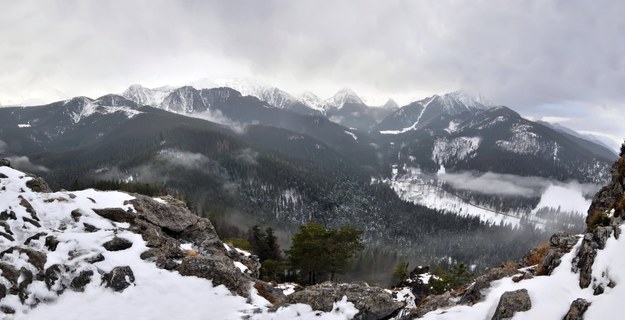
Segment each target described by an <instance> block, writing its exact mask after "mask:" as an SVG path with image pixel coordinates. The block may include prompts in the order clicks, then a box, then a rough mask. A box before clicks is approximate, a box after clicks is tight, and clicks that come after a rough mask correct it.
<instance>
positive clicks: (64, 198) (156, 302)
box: [0, 166, 358, 320]
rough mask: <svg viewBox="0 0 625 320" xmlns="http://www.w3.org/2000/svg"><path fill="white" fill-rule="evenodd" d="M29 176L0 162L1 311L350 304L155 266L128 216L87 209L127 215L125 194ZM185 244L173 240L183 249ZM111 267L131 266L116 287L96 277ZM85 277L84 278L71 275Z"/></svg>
mask: <svg viewBox="0 0 625 320" xmlns="http://www.w3.org/2000/svg"><path fill="white" fill-rule="evenodd" d="M32 179H33V178H31V177H29V176H27V175H26V174H25V173H23V172H20V171H18V170H14V169H11V168H9V167H6V166H2V167H0V213H1V214H0V215H1V216H2V220H3V223H2V228H1V229H0V231H2V232H0V252H2V254H0V270H2V273H0V286H2V287H3V288H5V289H8V288H11V290H6V291H5V292H7V294H6V296H3V297H2V298H0V311H1V312H2V314H4V316H5V317H4V318H7V317H8V318H10V319H85V318H87V319H180V318H182V319H241V318H248V319H295V318H297V319H336V320H339V319H350V318H352V317H353V316H354V315H355V314H356V313H357V312H358V310H356V309H355V308H354V306H353V304H352V303H351V302H347V300H346V299H345V298H344V299H343V300H341V301H337V302H336V303H335V307H334V310H336V311H333V312H331V313H324V312H319V311H312V310H311V308H310V306H307V305H302V304H296V305H291V306H288V307H283V308H280V309H278V310H277V311H276V312H269V311H268V307H269V306H270V304H269V302H267V300H265V299H263V298H262V297H260V296H259V295H258V294H257V293H256V290H255V289H251V292H250V299H246V298H244V297H241V296H237V295H233V294H232V292H231V291H230V290H228V289H227V288H226V287H224V286H223V285H220V286H213V284H212V281H211V280H206V279H202V278H197V277H187V276H182V275H181V274H179V273H178V272H173V271H167V270H165V269H159V268H157V267H156V265H155V263H154V262H149V261H148V260H143V259H141V257H140V256H141V255H142V253H144V252H146V251H147V250H148V249H149V248H148V247H147V245H146V241H144V239H143V238H142V236H141V235H139V234H137V233H135V232H133V231H131V230H130V229H129V223H126V222H114V221H111V220H108V219H106V218H103V217H102V216H100V215H98V214H96V213H95V211H94V209H104V208H120V209H121V210H123V212H126V214H128V215H134V214H137V212H136V210H135V207H134V206H133V205H132V204H129V203H128V201H129V200H132V199H134V198H135V197H134V196H132V195H129V194H127V193H123V192H115V191H108V192H103V191H97V190H93V189H89V190H84V191H75V192H68V191H61V192H55V193H40V192H34V191H33V190H32V189H31V188H29V187H28V184H27V183H28V182H29V181H31V180H32ZM162 201H165V200H163V199H160V200H159V201H157V202H158V203H161V202H162ZM114 238H123V239H126V240H127V241H128V242H129V245H130V246H129V247H127V248H125V249H122V250H108V249H105V248H104V247H103V244H104V243H105V242H108V241H110V240H112V239H114ZM181 247H183V246H181ZM192 247H193V246H191V245H190V244H189V245H185V247H183V248H181V249H184V250H186V251H187V250H191V251H192V249H190V248H192ZM42 254H43V256H42ZM235 265H236V264H235ZM118 266H128V267H129V268H130V269H132V271H133V276H132V277H130V276H128V275H126V276H125V278H121V279H120V281H122V282H124V283H129V286H127V287H126V288H125V289H123V291H121V292H115V291H113V289H112V288H107V287H105V283H108V282H105V281H101V280H100V278H101V277H102V276H104V275H107V274H109V273H110V274H112V273H113V271H114V270H116V269H117V267H118ZM236 266H237V267H240V268H241V269H242V270H245V266H243V265H236ZM13 275H15V277H14V276H13ZM89 275H91V276H89ZM85 276H86V279H87V280H86V283H85V281H78V282H77V280H76V279H78V278H79V277H82V278H81V279H83V280H84V279H85ZM44 278H45V279H46V280H45V281H44V280H43V279H44ZM107 281H108V280H107ZM77 286H79V287H77ZM70 287H71V289H70ZM116 290H117V289H116Z"/></svg>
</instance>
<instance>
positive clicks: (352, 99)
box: [326, 88, 365, 109]
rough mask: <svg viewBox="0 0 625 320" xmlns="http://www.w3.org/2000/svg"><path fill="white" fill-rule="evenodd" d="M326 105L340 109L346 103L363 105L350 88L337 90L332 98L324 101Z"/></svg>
mask: <svg viewBox="0 0 625 320" xmlns="http://www.w3.org/2000/svg"><path fill="white" fill-rule="evenodd" d="M326 103H327V104H329V105H331V106H333V107H335V108H337V109H341V108H342V107H343V106H345V104H347V103H353V104H365V103H364V102H363V101H362V99H360V97H358V95H357V94H356V93H355V92H354V91H353V90H352V89H350V88H343V89H341V90H339V91H338V92H337V93H336V94H334V96H332V97H331V98H329V99H327V100H326Z"/></svg>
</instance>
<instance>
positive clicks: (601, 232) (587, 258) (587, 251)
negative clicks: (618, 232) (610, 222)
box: [573, 226, 614, 288]
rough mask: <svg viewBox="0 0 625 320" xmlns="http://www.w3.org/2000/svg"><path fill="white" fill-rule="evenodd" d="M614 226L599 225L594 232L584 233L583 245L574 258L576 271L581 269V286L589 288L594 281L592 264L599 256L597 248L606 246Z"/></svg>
mask: <svg viewBox="0 0 625 320" xmlns="http://www.w3.org/2000/svg"><path fill="white" fill-rule="evenodd" d="M612 230H614V227H613V226H609V227H599V228H597V229H595V231H594V233H592V234H591V233H587V234H585V235H584V240H582V245H581V246H580V248H579V251H577V256H576V257H575V258H574V260H573V264H574V271H579V286H580V287H581V288H588V286H589V285H590V283H591V282H592V265H593V264H594V262H595V257H596V256H597V250H599V249H603V248H605V243H606V241H607V240H608V238H609V237H610V235H611V232H612Z"/></svg>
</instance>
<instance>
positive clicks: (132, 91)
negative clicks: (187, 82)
mask: <svg viewBox="0 0 625 320" xmlns="http://www.w3.org/2000/svg"><path fill="white" fill-rule="evenodd" d="M173 90H174V88H172V87H161V88H157V89H149V88H146V87H144V86H142V85H140V84H133V85H131V86H130V87H128V89H126V91H124V92H123V93H122V94H121V96H122V97H124V98H126V99H128V100H132V101H134V102H135V103H137V104H139V105H142V106H144V105H149V106H157V105H159V104H160V103H161V102H162V101H163V99H165V97H166V96H167V95H168V94H169V93H171V92H172V91H173Z"/></svg>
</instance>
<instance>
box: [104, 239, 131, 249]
mask: <svg viewBox="0 0 625 320" xmlns="http://www.w3.org/2000/svg"><path fill="white" fill-rule="evenodd" d="M102 246H103V247H104V249H106V250H108V251H121V250H126V249H128V248H130V247H132V242H131V241H130V240H128V239H124V238H120V237H114V238H113V239H112V240H109V241H107V242H105V243H104V244H103V245H102Z"/></svg>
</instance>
